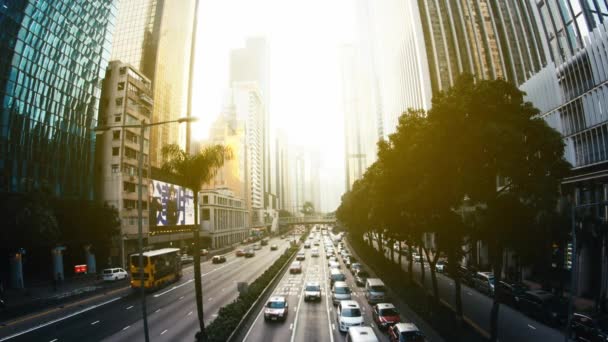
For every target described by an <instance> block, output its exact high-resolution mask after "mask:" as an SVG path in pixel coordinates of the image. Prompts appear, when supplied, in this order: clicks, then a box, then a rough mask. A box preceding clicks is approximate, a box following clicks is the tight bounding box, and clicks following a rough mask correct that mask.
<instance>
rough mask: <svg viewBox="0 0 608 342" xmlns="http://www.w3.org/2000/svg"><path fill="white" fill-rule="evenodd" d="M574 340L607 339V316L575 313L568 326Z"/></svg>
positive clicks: (590, 341) (595, 341) (593, 340)
mask: <svg viewBox="0 0 608 342" xmlns="http://www.w3.org/2000/svg"><path fill="white" fill-rule="evenodd" d="M570 333H571V337H572V339H573V340H575V341H589V342H599V341H602V342H605V341H608V316H590V315H586V314H579V313H575V314H574V315H572V322H571V326H570Z"/></svg>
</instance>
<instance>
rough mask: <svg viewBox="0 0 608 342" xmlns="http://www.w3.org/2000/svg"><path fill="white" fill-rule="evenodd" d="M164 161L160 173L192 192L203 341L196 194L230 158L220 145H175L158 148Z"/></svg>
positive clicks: (201, 336)
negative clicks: (192, 147)
mask: <svg viewBox="0 0 608 342" xmlns="http://www.w3.org/2000/svg"><path fill="white" fill-rule="evenodd" d="M162 155H163V158H164V160H165V162H164V163H163V165H162V169H163V171H166V172H168V173H171V174H173V175H175V176H176V177H177V178H178V179H179V181H180V183H181V184H182V185H183V186H184V187H186V188H188V189H190V190H192V192H193V193H194V224H195V228H194V253H193V254H194V290H195V292H196V310H197V314H198V321H199V325H200V329H201V331H200V332H199V333H197V338H198V340H202V341H205V340H206V339H207V338H206V333H205V321H204V320H203V288H202V284H201V256H200V249H201V246H200V229H199V227H198V191H199V190H200V189H201V187H202V186H203V185H205V184H206V183H208V182H209V181H210V180H211V179H212V178H213V177H214V176H215V174H216V172H217V170H218V169H219V168H220V167H222V165H224V161H226V160H229V159H231V158H232V151H231V150H230V148H228V147H226V146H223V145H210V146H207V147H204V148H203V149H202V150H201V151H199V152H198V153H196V154H189V153H187V152H186V151H183V150H182V149H180V147H179V146H178V145H175V144H171V145H166V146H164V147H163V148H162Z"/></svg>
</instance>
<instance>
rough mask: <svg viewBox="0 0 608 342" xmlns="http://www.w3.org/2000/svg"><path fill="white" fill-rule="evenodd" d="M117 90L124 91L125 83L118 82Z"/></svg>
mask: <svg viewBox="0 0 608 342" xmlns="http://www.w3.org/2000/svg"><path fill="white" fill-rule="evenodd" d="M117 90H125V82H118V87H117Z"/></svg>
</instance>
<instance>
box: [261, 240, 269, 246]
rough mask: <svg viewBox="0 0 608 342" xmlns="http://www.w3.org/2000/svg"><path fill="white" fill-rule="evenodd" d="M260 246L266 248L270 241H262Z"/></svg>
mask: <svg viewBox="0 0 608 342" xmlns="http://www.w3.org/2000/svg"><path fill="white" fill-rule="evenodd" d="M260 244H261V245H262V246H266V245H267V244H268V240H266V239H262V241H260Z"/></svg>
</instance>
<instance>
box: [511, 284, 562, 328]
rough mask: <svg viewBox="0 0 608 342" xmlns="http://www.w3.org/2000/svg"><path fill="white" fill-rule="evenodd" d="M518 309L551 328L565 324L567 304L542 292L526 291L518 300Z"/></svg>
mask: <svg viewBox="0 0 608 342" xmlns="http://www.w3.org/2000/svg"><path fill="white" fill-rule="evenodd" d="M519 309H520V310H521V311H522V312H523V313H525V314H526V315H528V316H530V317H532V318H534V319H537V320H539V321H541V322H544V323H546V324H548V325H552V326H560V325H563V324H564V323H566V321H567V317H568V303H567V302H566V300H565V299H564V298H558V297H555V296H554V295H553V294H551V293H549V292H547V291H543V290H531V291H526V292H524V293H523V295H522V296H521V297H520V298H519Z"/></svg>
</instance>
